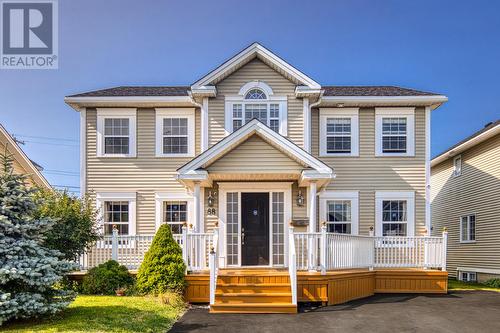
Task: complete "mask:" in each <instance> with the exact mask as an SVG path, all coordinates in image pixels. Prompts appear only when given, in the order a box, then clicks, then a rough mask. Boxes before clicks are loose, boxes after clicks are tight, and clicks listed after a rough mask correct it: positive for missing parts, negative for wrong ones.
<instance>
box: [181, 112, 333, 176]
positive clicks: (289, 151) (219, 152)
mask: <svg viewBox="0 0 500 333" xmlns="http://www.w3.org/2000/svg"><path fill="white" fill-rule="evenodd" d="M253 136H258V137H259V138H261V139H262V140H263V141H265V142H266V143H267V144H269V145H270V146H272V147H274V148H275V149H277V150H278V151H280V152H281V153H283V154H284V155H286V156H287V157H289V158H290V159H291V160H293V161H294V162H296V163H297V164H298V165H300V166H302V168H299V169H297V170H289V169H288V170H283V171H282V172H280V171H279V170H278V171H276V170H275V171H273V173H274V176H273V175H272V174H270V172H268V171H267V170H266V165H262V166H261V169H262V170H263V171H262V172H257V173H255V172H253V173H248V174H245V171H243V172H242V171H241V170H238V167H237V166H235V174H237V177H238V179H242V180H252V179H255V180H264V178H267V179H268V180H270V179H273V177H274V179H287V180H288V179H291V178H294V177H295V178H296V179H297V180H298V181H299V183H300V184H301V185H307V184H308V183H309V182H311V181H315V182H317V183H318V185H319V186H323V185H325V184H327V183H328V182H330V180H331V179H333V178H335V173H334V171H333V169H332V168H331V167H329V166H328V165H326V164H325V163H323V162H322V161H320V160H319V159H317V158H316V157H314V156H312V155H311V154H309V153H308V152H306V151H305V150H303V149H302V148H300V147H299V146H297V145H296V144H295V143H293V142H292V141H290V140H288V139H287V138H286V137H284V136H282V135H280V134H278V133H276V132H275V131H273V130H271V129H270V128H269V127H267V126H266V125H264V124H263V123H261V122H260V121H258V120H257V119H253V120H252V121H250V122H248V123H247V124H245V125H244V126H243V127H241V128H239V129H238V130H236V131H234V132H233V133H231V134H230V135H228V136H227V137H225V138H224V139H223V140H221V141H220V142H218V143H217V144H215V145H214V146H212V147H211V148H209V149H207V150H206V151H205V152H203V153H201V154H200V155H198V156H197V157H195V158H193V159H192V160H191V161H189V162H188V163H186V164H185V165H184V166H182V167H181V168H179V169H178V170H177V172H178V174H177V179H178V180H179V181H181V182H183V183H184V184H185V185H188V186H189V185H191V184H192V183H193V182H202V183H204V184H205V185H208V184H210V183H211V182H212V181H213V180H222V178H221V176H220V174H218V175H216V174H215V173H214V174H211V173H210V170H208V169H209V167H210V166H211V165H212V164H213V163H215V162H216V161H218V160H219V159H221V158H222V157H224V156H226V155H227V154H228V153H230V152H231V151H233V150H234V149H236V148H237V147H239V146H240V145H241V144H243V143H244V142H246V141H248V140H249V139H250V138H251V137H253ZM231 173H232V172H231V171H227V172H226V176H225V177H223V178H224V179H226V178H227V179H229V178H230V177H231V176H230V175H231ZM260 174H262V177H260ZM243 175H245V176H246V179H245V176H243ZM228 177H229V178H228Z"/></svg>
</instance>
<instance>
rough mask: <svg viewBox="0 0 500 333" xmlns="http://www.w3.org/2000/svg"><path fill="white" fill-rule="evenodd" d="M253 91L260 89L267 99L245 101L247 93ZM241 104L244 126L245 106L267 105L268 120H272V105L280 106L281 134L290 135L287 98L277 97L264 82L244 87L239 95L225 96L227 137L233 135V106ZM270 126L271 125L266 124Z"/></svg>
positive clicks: (256, 82)
mask: <svg viewBox="0 0 500 333" xmlns="http://www.w3.org/2000/svg"><path fill="white" fill-rule="evenodd" d="M252 89H260V90H262V91H263V92H264V93H265V94H266V97H267V98H266V99H245V96H246V94H247V92H249V91H250V90H252ZM235 104H241V109H242V110H241V112H242V126H244V125H245V105H246V104H266V105H267V120H268V121H269V120H270V117H269V116H270V108H271V104H278V106H279V134H281V135H283V136H286V135H287V134H288V124H287V118H288V110H287V96H276V95H274V93H273V90H272V89H271V87H269V86H268V85H267V84H266V83H265V82H262V81H252V82H248V83H246V84H245V85H243V86H242V87H241V89H240V91H239V93H238V95H226V96H225V130H226V135H229V134H231V133H233V105H235ZM266 126H269V123H268V124H266Z"/></svg>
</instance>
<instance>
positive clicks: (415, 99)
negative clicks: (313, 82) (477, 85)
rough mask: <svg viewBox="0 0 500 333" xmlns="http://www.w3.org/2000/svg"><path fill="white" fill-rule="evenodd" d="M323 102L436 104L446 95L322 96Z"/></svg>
mask: <svg viewBox="0 0 500 333" xmlns="http://www.w3.org/2000/svg"><path fill="white" fill-rule="evenodd" d="M322 100H323V101H325V102H336V103H374V104H384V103H421V104H429V105H432V104H437V103H444V102H447V101H448V97H446V96H444V95H433V96H323V97H322Z"/></svg>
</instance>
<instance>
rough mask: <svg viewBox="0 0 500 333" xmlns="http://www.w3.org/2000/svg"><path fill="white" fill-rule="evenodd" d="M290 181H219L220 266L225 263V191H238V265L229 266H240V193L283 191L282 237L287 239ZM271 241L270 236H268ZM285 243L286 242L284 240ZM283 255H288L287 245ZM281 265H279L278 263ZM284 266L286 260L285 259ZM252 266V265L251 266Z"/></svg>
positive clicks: (271, 250) (270, 226) (271, 256)
mask: <svg viewBox="0 0 500 333" xmlns="http://www.w3.org/2000/svg"><path fill="white" fill-rule="evenodd" d="M292 184H293V183H292V182H242V183H240V182H227V183H226V182H222V183H219V230H220V231H219V244H220V246H219V251H220V253H221V257H222V258H221V262H222V267H225V264H226V263H227V260H226V258H227V246H226V206H227V204H226V200H227V192H237V193H238V210H239V212H238V244H239V246H238V265H231V267H241V193H242V192H244V193H248V192H267V193H269V196H270V201H271V199H272V198H271V195H272V193H273V192H284V193H285V195H284V198H283V199H284V216H283V217H284V227H285V229H284V239H285V240H286V239H288V228H287V227H286V226H287V221H290V220H291V216H292ZM269 214H270V220H269V229H270V231H269V232H271V233H272V215H271V214H272V207H271V206H270V207H269ZM270 242H272V237H271V238H270ZM285 244H286V242H285ZM284 251H285V253H284V256H285V258H287V256H288V247H287V246H286V245H285V247H284ZM272 258H273V248H272V243H271V244H270V247H269V266H272V265H273V264H272ZM280 266H281V265H280ZM285 266H286V260H285ZM251 267H254V266H251Z"/></svg>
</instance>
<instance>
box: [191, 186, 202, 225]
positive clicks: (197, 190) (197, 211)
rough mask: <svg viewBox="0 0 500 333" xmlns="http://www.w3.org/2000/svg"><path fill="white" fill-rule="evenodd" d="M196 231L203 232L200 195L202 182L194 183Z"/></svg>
mask: <svg viewBox="0 0 500 333" xmlns="http://www.w3.org/2000/svg"><path fill="white" fill-rule="evenodd" d="M193 196H194V214H193V215H194V230H195V232H203V230H201V212H200V207H201V195H200V182H195V183H194V193H193Z"/></svg>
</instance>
